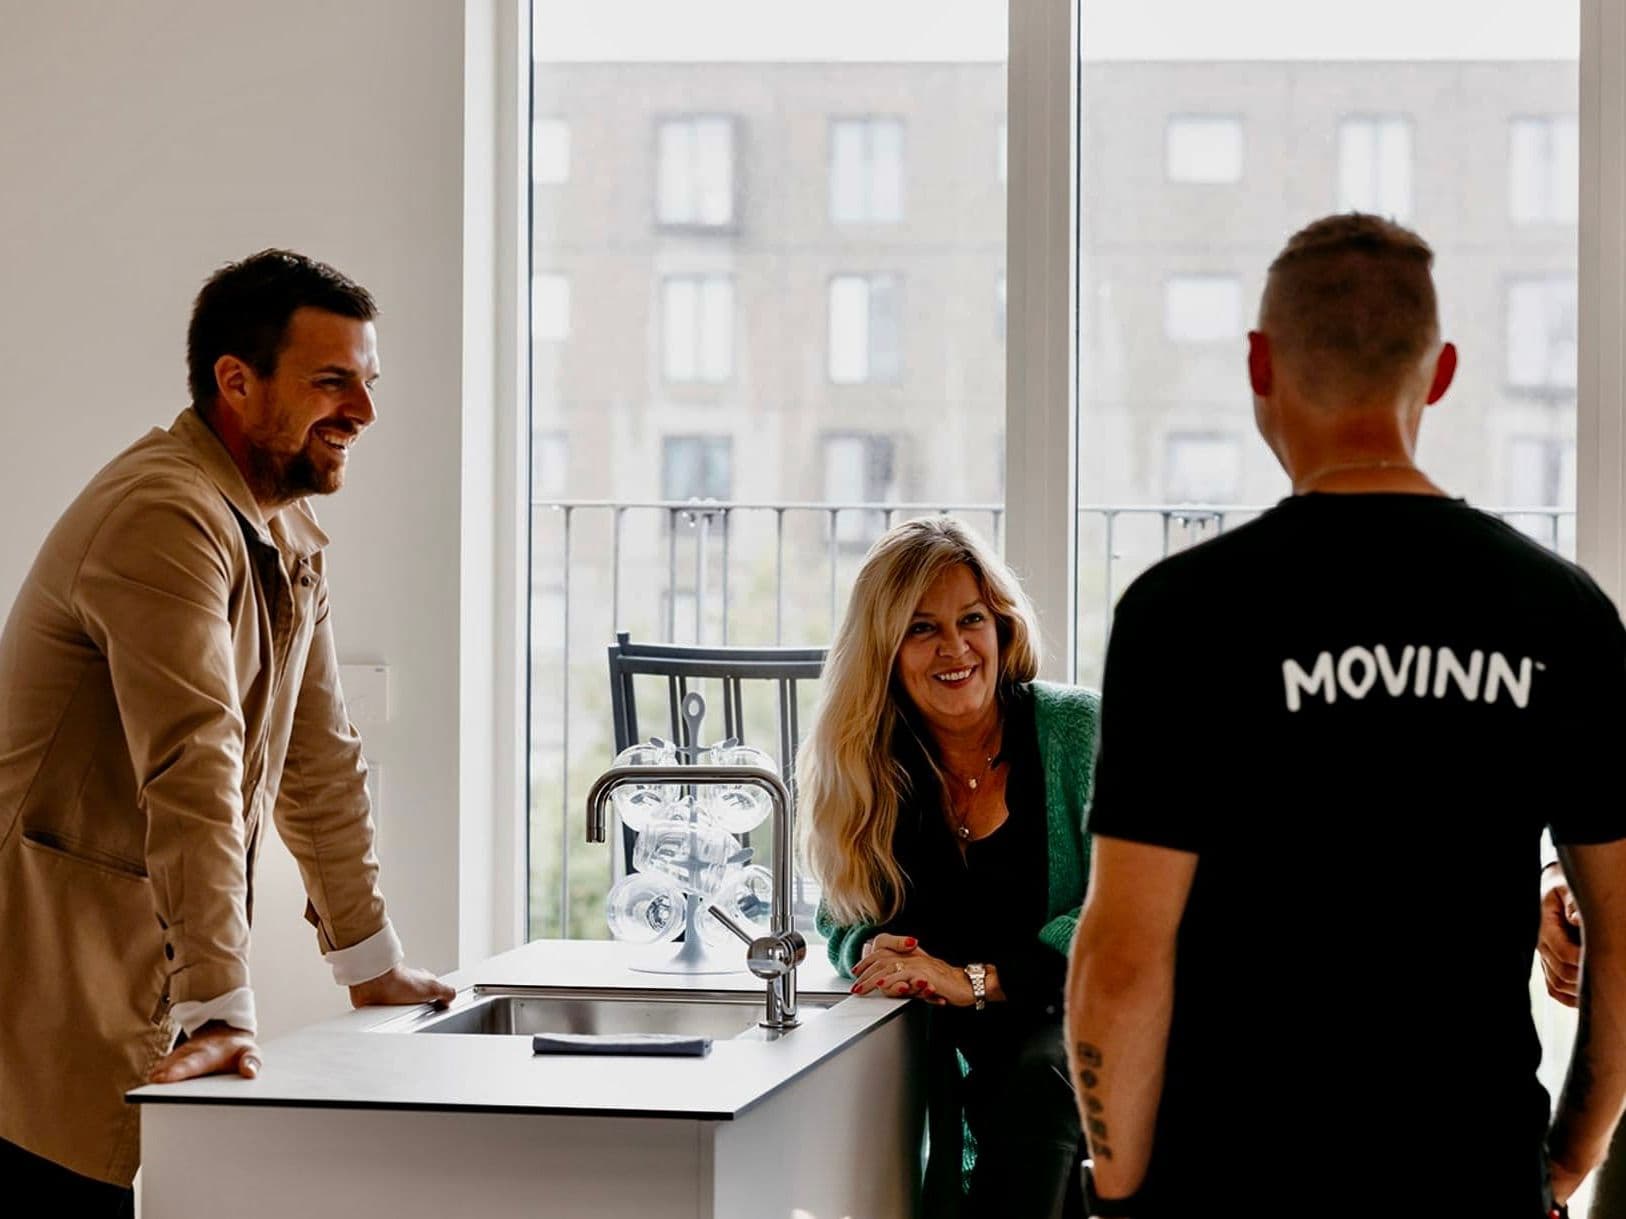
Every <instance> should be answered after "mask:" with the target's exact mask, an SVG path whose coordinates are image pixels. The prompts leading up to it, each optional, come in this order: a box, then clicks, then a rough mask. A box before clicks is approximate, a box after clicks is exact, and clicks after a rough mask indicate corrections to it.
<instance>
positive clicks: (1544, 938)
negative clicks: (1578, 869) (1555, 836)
mask: <svg viewBox="0 0 1626 1219" xmlns="http://www.w3.org/2000/svg"><path fill="white" fill-rule="evenodd" d="M1536 950H1537V955H1538V956H1539V957H1540V959H1541V972H1542V976H1543V978H1544V979H1545V981H1546V983H1547V993H1548V994H1549V995H1551V996H1552V997H1553V998H1554V999H1556V1000H1558V1002H1560V1003H1562V1004H1563V1005H1564V1006H1565V1007H1574V1006H1575V1005H1576V1004H1577V1003H1578V1002H1579V1001H1580V995H1581V912H1580V910H1579V909H1578V908H1577V907H1576V904H1575V896H1574V894H1572V893H1571V892H1570V886H1569V882H1568V881H1567V880H1566V879H1565V877H1564V869H1563V868H1561V867H1560V866H1558V865H1557V864H1549V865H1548V866H1547V867H1546V868H1545V869H1543V871H1542V873H1541V934H1540V938H1539V939H1538V940H1537V942H1536Z"/></svg>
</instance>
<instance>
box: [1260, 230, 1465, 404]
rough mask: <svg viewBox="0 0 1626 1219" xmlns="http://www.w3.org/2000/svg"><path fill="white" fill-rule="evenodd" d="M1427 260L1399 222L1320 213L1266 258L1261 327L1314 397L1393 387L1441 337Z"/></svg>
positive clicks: (1423, 247) (1428, 254) (1420, 243)
mask: <svg viewBox="0 0 1626 1219" xmlns="http://www.w3.org/2000/svg"><path fill="white" fill-rule="evenodd" d="M1433 265H1434V251H1433V250H1432V249H1430V248H1429V244H1428V242H1426V241H1424V240H1423V239H1422V238H1421V237H1419V236H1418V235H1417V234H1416V233H1414V232H1412V231H1411V230H1410V229H1408V228H1406V227H1404V226H1403V225H1399V224H1396V223H1395V222H1394V221H1392V220H1385V219H1383V218H1382V217H1380V216H1369V215H1365V214H1363V213H1360V212H1347V213H1345V214H1343V215H1338V216H1327V217H1325V218H1323V219H1321V220H1317V221H1315V222H1314V223H1313V224H1310V225H1308V226H1306V227H1305V228H1303V229H1301V230H1299V231H1298V232H1297V233H1295V234H1293V236H1292V237H1291V238H1290V239H1289V240H1288V243H1287V246H1286V248H1284V249H1283V250H1282V252H1281V253H1280V254H1279V255H1277V256H1276V261H1275V262H1273V263H1271V264H1270V275H1269V277H1268V278H1267V279H1266V281H1265V294H1264V300H1263V301H1262V302H1261V304H1260V309H1259V324H1260V328H1261V329H1262V330H1263V331H1264V332H1265V334H1266V335H1267V336H1268V337H1269V338H1270V341H1271V345H1272V348H1273V350H1274V351H1276V352H1278V353H1280V355H1281V357H1282V359H1283V360H1285V361H1287V362H1289V363H1290V364H1291V365H1292V366H1293V369H1294V371H1295V372H1296V373H1297V375H1298V378H1299V380H1300V382H1301V384H1302V385H1303V388H1304V392H1305V393H1306V394H1307V395H1308V396H1309V397H1310V398H1311V399H1312V400H1315V401H1320V402H1327V403H1332V402H1333V401H1334V400H1335V399H1348V398H1349V397H1351V396H1354V397H1366V396H1370V395H1373V394H1376V393H1381V392H1383V391H1387V390H1391V389H1393V388H1395V386H1397V385H1398V384H1399V383H1400V382H1401V381H1402V380H1403V379H1404V377H1405V376H1406V374H1407V373H1409V372H1411V371H1412V370H1413V369H1415V368H1416V367H1417V365H1418V363H1419V362H1420V361H1421V360H1422V359H1423V357H1424V356H1425V355H1426V354H1427V353H1428V351H1429V349H1430V348H1431V347H1432V346H1433V345H1434V344H1435V343H1437V342H1438V341H1439V337H1440V316H1439V302H1438V300H1437V299H1436V297H1435V293H1434V279H1433V275H1432V273H1431V272H1432V268H1433Z"/></svg>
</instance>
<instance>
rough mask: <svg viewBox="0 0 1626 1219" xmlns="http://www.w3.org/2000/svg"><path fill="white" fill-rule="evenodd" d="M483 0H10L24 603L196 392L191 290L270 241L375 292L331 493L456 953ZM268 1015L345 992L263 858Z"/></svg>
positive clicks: (417, 873) (431, 935)
mask: <svg viewBox="0 0 1626 1219" xmlns="http://www.w3.org/2000/svg"><path fill="white" fill-rule="evenodd" d="M463 98H464V13H463V4H462V3H461V0H346V2H345V3H343V4H327V3H322V2H321V0H280V2H279V3H277V4H274V5H271V4H253V3H248V2H246V0H234V2H231V3H221V2H219V0H143V2H142V3H140V4H108V3H99V2H95V0H52V2H51V3H49V4H44V3H34V2H33V0H0V167H3V168H0V514H3V519H4V522H5V524H4V528H3V529H0V607H9V604H10V602H11V599H12V597H13V595H14V594H15V591H16V588H17V586H18V584H19V582H20V581H21V580H22V578H23V576H24V574H25V573H26V571H27V567H28V565H29V563H30V561H31V559H32V556H33V554H34V551H35V549H36V547H37V546H38V544H39V541H40V539H41V537H42V536H43V535H44V533H45V531H46V530H47V529H48V528H49V526H50V525H51V523H52V521H53V520H54V519H55V517H56V515H57V513H58V512H59V511H60V510H61V509H62V507H63V506H64V505H65V504H66V503H67V502H68V500H69V499H70V498H71V497H72V496H73V495H74V494H75V492H76V491H77V490H78V488H79V487H80V485H81V484H82V483H83V482H84V481H85V479H86V478H87V477H88V476H89V475H90V474H91V473H92V472H94V471H95V470H96V469H97V468H98V467H99V466H100V465H101V464H102V463H103V462H105V461H106V460H107V459H108V458H109V457H110V456H112V454H113V453H115V452H116V451H118V450H119V449H121V448H122V447H123V446H124V445H125V444H127V443H128V442H129V441H131V440H133V439H134V438H135V437H137V436H138V435H140V434H141V433H142V432H143V431H144V430H145V429H147V428H148V427H151V426H152V425H154V424H158V425H167V424H168V423H169V421H170V420H171V419H172V418H173V417H174V415H175V414H176V412H177V411H179V410H180V409H181V408H182V406H183V405H184V404H185V401H186V398H185V375H184V359H183V351H184V338H185V327H186V318H187V311H188V308H189V306H190V302H191V298H192V295H193V293H194V292H195V291H196V290H197V288H198V286H199V284H200V283H201V282H202V280H203V279H204V278H205V277H206V276H207V275H208V274H209V273H210V272H211V271H212V270H213V269H214V268H216V267H217V266H219V265H220V264H221V263H223V262H225V261H228V260H230V259H233V258H237V257H241V256H242V255H244V254H247V253H250V252H252V251H254V250H257V249H260V248H262V247H264V246H269V245H283V246H290V247H293V248H295V249H299V250H302V251H304V252H306V253H309V254H311V255H313V256H316V257H319V258H322V259H325V260H328V261H330V262H332V263H334V264H335V265H336V266H338V267H340V268H341V269H343V270H344V271H346V272H347V273H349V274H351V275H353V276H355V277H356V278H357V279H359V280H360V281H361V282H362V283H364V284H366V285H367V286H368V287H369V288H370V289H371V290H372V291H373V293H374V294H375V295H376V296H377V298H378V300H379V303H380V307H381V310H382V312H381V317H380V320H379V346H380V355H381V359H382V363H383V371H384V379H383V382H382V393H381V397H380V421H379V424H378V426H377V427H376V428H375V429H374V430H373V432H371V433H370V434H369V435H368V437H367V439H366V440H365V441H364V442H363V444H362V445H361V447H360V449H359V450H358V451H357V454H356V456H355V459H354V463H353V467H352V472H351V477H350V485H349V486H348V487H346V488H345V490H344V491H343V492H342V493H341V494H340V495H338V496H337V497H335V498H333V499H331V500H328V501H325V502H323V503H322V504H320V505H319V511H320V512H321V516H322V521H323V524H324V526H325V527H326V529H327V531H328V532H329V534H330V535H331V536H332V538H333V545H332V549H331V552H330V555H331V571H332V587H333V596H334V621H335V629H336V632H337V635H338V641H339V647H340V653H341V656H342V657H343V658H344V659H345V660H346V661H379V662H384V663H387V664H388V665H389V666H390V670H391V672H390V679H391V686H392V689H391V696H392V697H391V702H392V704H393V711H394V714H393V718H392V721H391V722H390V723H389V724H388V725H387V727H386V728H385V729H384V730H383V731H381V732H376V733H374V734H373V736H372V737H371V739H370V740H369V742H368V748H369V752H370V753H371V754H372V755H373V756H374V757H375V758H376V759H377V760H379V761H380V762H382V763H383V765H384V770H385V773H386V787H385V791H384V801H383V805H382V808H381V821H382V831H383V833H382V852H383V856H384V876H383V882H384V886H385V892H386V895H387V896H388V897H389V898H390V900H391V910H392V914H393V917H394V919H395V923H396V926H397V929H398V930H399V931H400V932H401V934H402V937H403V938H404V940H405V941H406V944H407V949H408V952H409V953H410V954H411V957H412V958H413V959H414V960H415V961H417V962H419V963H421V964H424V965H426V966H430V967H434V968H437V969H448V968H451V967H452V966H453V965H454V964H455V961H456V956H457V951H458V903H459V892H458V889H459V885H458V880H457V877H458V868H457V867H456V860H457V858H458V851H459V837H458V826H457V802H458V775H459V714H458V707H459V704H458V690H459V687H458V648H459V593H458V583H459V565H460V548H459V511H460V508H459V490H460V479H459V471H460V461H461V456H460V445H461V437H462V425H461V414H462V412H461V410H460V401H461V387H462V368H461V364H462V297H463V287H464V285H463V239H464V233H463V210H464V183H463V162H464V150H463ZM261 891H262V892H261V896H260V898H259V900H258V901H257V903H256V912H257V915H258V918H257V923H258V926H256V928H255V959H254V977H255V981H256V989H257V991H258V992H259V997H260V1004H261V1012H262V1029H263V1031H266V1032H273V1033H274V1032H277V1031H280V1030H283V1029H286V1028H288V1027H289V1026H290V1025H292V1024H296V1023H303V1022H305V1021H307V1020H309V1019H311V1018H313V1017H315V1016H318V1015H321V1014H324V1013H325V1012H326V1011H328V1010H330V1009H333V1008H335V1007H337V1006H338V1005H341V1004H342V1003H343V995H342V994H341V992H339V991H338V990H337V988H335V987H333V986H332V985H331V983H329V982H327V981H326V980H325V974H326V971H325V969H323V968H322V967H321V966H320V963H319V959H318V957H317V953H316V950H315V946H314V940H313V938H312V935H311V933H310V932H309V929H308V928H307V927H306V926H305V924H304V923H303V922H302V921H301V919H300V913H301V910H302V906H303V902H302V897H301V894H300V891H299V885H298V880H297V877H296V876H295V874H294V870H293V866H292V863H291V861H290V860H289V858H288V856H287V853H286V852H285V851H283V850H281V849H280V847H273V848H271V849H269V850H267V851H266V852H265V853H264V862H263V863H262V865H261Z"/></svg>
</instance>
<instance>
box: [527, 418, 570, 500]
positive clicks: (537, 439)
mask: <svg viewBox="0 0 1626 1219" xmlns="http://www.w3.org/2000/svg"><path fill="white" fill-rule="evenodd" d="M569 473H570V442H569V439H568V438H567V437H566V436H565V434H564V433H563V432H533V433H532V435H531V498H532V499H533V500H548V499H563V498H564V497H565V485H566V480H567V478H568V476H569Z"/></svg>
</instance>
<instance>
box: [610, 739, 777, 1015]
mask: <svg viewBox="0 0 1626 1219" xmlns="http://www.w3.org/2000/svg"><path fill="white" fill-rule="evenodd" d="M629 783H670V784H674V785H677V784H689V785H693V786H696V787H704V786H711V785H718V784H726V785H729V786H745V787H760V788H762V789H763V790H764V791H766V792H767V793H768V797H769V799H770V800H771V801H772V804H773V910H772V911H771V914H770V923H769V926H770V928H771V930H770V931H769V933H768V934H767V935H764V936H753V935H752V934H751V933H750V932H749V931H747V930H745V928H743V927H741V926H740V925H739V924H738V923H737V922H735V921H734V920H733V919H732V918H730V917H729V916H728V915H727V914H725V913H724V912H723V911H721V910H719V909H717V907H715V906H713V907H711V915H712V917H713V918H715V919H717V920H718V921H720V922H721V923H722V924H723V925H724V926H725V927H727V928H728V929H729V930H730V931H732V932H733V933H734V934H735V935H736V936H738V937H739V938H740V939H741V940H743V941H744V942H745V945H746V953H745V964H746V968H748V969H749V970H750V971H751V972H752V973H753V974H755V975H756V976H757V977H759V978H762V979H764V980H765V981H766V982H767V984H768V1014H767V1017H766V1019H764V1020H763V1021H762V1027H763V1028H767V1029H773V1030H775V1031H783V1030H785V1029H793V1028H795V1027H796V1026H797V1024H799V1023H800V1021H799V1020H798V1019H797V1017H796V967H797V966H798V965H800V964H801V963H802V960H803V958H805V957H806V956H807V941H806V940H805V939H803V938H802V936H801V933H800V932H798V931H797V930H796V929H795V927H794V926H793V924H792V920H791V905H790V903H791V860H792V852H793V850H794V848H795V842H794V837H793V834H792V826H791V809H790V790H789V789H788V788H787V787H786V786H785V781H784V780H783V779H781V778H780V777H779V776H778V775H777V774H776V773H775V772H773V771H771V770H768V769H766V768H765V767H761V766H612V767H610V769H609V770H607V771H605V772H604V773H603V774H601V775H600V776H599V777H598V778H597V779H596V780H595V781H594V783H593V786H592V789H591V790H590V791H589V792H588V793H587V841H588V842H603V841H604V806H605V805H606V804H608V803H609V799H610V793H611V792H613V791H614V790H615V789H616V788H618V787H624V786H626V785H627V784H629Z"/></svg>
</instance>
